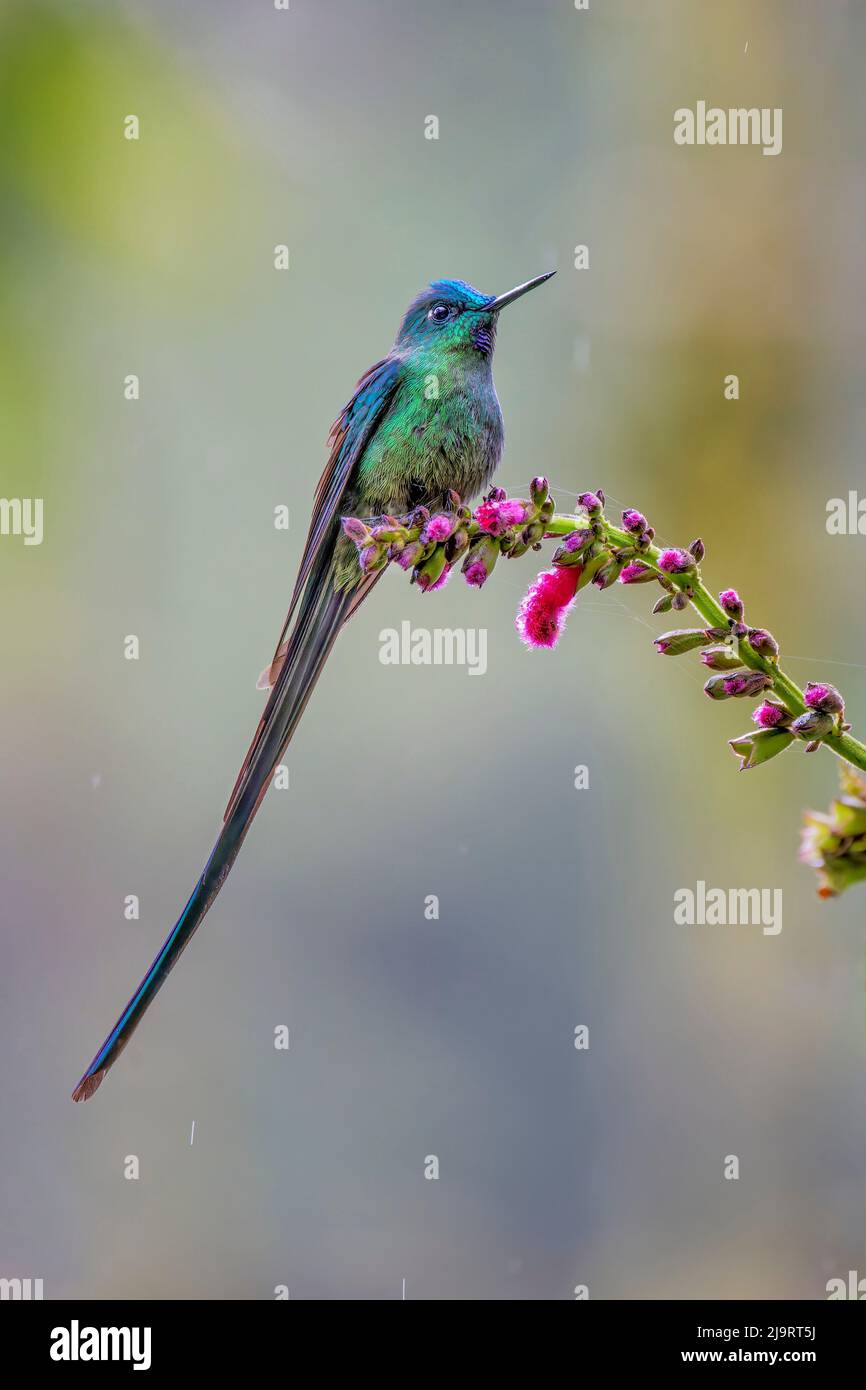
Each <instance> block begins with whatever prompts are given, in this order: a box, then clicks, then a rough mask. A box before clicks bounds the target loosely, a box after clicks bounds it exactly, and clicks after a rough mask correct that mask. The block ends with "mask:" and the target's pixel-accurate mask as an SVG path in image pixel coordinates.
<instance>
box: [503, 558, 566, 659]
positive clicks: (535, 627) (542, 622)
mask: <svg viewBox="0 0 866 1390" xmlns="http://www.w3.org/2000/svg"><path fill="white" fill-rule="evenodd" d="M581 573H582V566H581V565H567V566H565V565H563V566H560V567H559V568H557V569H552V570H544V571H543V572H542V573H541V574H539V576H538V578H537V579H536V580H535V582H534V583H533V584H532V585H531V587H530V589H529V592H528V593H527V595H526V597H525V598H524V600H523V602H522V603H521V605H520V609H519V610H518V614H517V631H518V632H519V633H520V636H521V637H522V638H523V640H524V642H525V643H526V645H527V647H555V646H556V643H557V642H558V640H559V637H560V634H561V633H562V630H563V628H564V626H565V615H566V614H567V612H568V611H569V609H570V608H571V607H572V605H573V603H574V599H575V595H576V593H577V585H578V582H579V580H580V576H581Z"/></svg>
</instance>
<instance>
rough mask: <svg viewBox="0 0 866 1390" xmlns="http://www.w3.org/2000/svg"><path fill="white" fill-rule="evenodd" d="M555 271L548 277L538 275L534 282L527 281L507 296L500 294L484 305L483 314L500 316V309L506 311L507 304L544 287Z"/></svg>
mask: <svg viewBox="0 0 866 1390" xmlns="http://www.w3.org/2000/svg"><path fill="white" fill-rule="evenodd" d="M555 274H556V271H555V270H549V271H548V272H547V274H546V275H536V277H535V279H534V280H527V282H526V284H525V285H518V286H517V288H516V289H513V290H508V291H507V293H506V294H499V295H497V296H496V298H495V299H491V300H490V301H489V302H488V303H487V304H485V305H484V308H483V310H482V311H481V312H482V313H485V314H498V313H499V310H500V309H504V308H505V306H506V304H513V303H514V301H515V299H519V298H520V296H521V295H522V294H528V293H529V291H530V290H534V289H535V288H536V286H537V285H543V284H544V282H545V280H549V279H550V277H551V276H552V275H555Z"/></svg>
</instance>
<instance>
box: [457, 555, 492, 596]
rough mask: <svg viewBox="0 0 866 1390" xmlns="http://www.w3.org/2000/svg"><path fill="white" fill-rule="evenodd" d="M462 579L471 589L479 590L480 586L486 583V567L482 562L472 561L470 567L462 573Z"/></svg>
mask: <svg viewBox="0 0 866 1390" xmlns="http://www.w3.org/2000/svg"><path fill="white" fill-rule="evenodd" d="M463 578H464V579H465V580H466V583H467V584H471V585H472V587H473V589H480V588H481V586H482V584H486V583H487V579H488V574H487V566H486V565H485V564H484V562H483V561H482V560H473V561H472V564H471V565H467V566H466V568H465V570H464V571H463Z"/></svg>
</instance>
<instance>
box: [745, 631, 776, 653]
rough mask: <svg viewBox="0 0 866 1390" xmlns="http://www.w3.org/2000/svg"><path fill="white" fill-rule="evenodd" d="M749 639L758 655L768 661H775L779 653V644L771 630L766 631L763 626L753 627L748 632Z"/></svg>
mask: <svg viewBox="0 0 866 1390" xmlns="http://www.w3.org/2000/svg"><path fill="white" fill-rule="evenodd" d="M749 641H750V642H751V644H752V647H753V648H754V650H755V651H756V652H757V653H758V656H763V657H765V658H766V659H767V660H768V661H775V660H776V657H777V656H778V655H779V644H778V642H777V641H776V639H775V637H774V636H773V634H772V632H768V631H767V629H766V628H765V627H753V628H752V630H751V631H750V633H749Z"/></svg>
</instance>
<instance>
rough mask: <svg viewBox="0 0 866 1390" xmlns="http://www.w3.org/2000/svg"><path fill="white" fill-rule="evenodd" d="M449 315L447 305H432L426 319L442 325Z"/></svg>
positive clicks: (449, 311)
mask: <svg viewBox="0 0 866 1390" xmlns="http://www.w3.org/2000/svg"><path fill="white" fill-rule="evenodd" d="M450 314H451V310H450V309H449V308H448V305H447V304H434V305H433V308H432V309H431V310H430V312H429V314H428V315H427V317H428V319H433V320H434V322H435V323H444V322H445V320H446V319H447V318H448V317H449V316H450Z"/></svg>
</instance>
